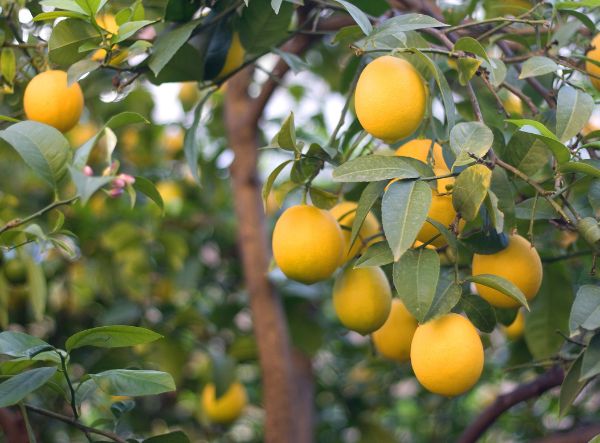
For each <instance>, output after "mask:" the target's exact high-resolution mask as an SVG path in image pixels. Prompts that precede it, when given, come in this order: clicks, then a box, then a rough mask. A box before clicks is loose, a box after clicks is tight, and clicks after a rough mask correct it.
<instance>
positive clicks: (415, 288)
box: [393, 248, 440, 323]
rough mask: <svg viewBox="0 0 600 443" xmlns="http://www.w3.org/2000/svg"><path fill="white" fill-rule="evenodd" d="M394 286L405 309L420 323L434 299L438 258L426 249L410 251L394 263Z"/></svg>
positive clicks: (435, 253)
mask: <svg viewBox="0 0 600 443" xmlns="http://www.w3.org/2000/svg"><path fill="white" fill-rule="evenodd" d="M393 275H394V286H395V287H396V291H397V292H398V296H399V297H400V299H401V300H402V302H403V303H404V305H405V306H406V309H408V310H409V311H410V313H411V314H412V315H413V316H414V317H415V318H416V319H417V321H419V323H422V322H423V321H424V320H425V318H426V316H427V313H428V312H429V310H430V309H431V306H432V304H433V300H434V297H435V288H436V286H437V282H438V279H439V276H440V257H439V256H438V254H437V252H436V251H433V250H431V249H427V248H419V249H410V250H408V251H406V252H405V253H404V254H403V255H402V257H400V260H398V261H397V262H396V263H394V271H393Z"/></svg>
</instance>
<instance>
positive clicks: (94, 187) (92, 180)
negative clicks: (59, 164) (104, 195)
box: [69, 167, 113, 205]
mask: <svg viewBox="0 0 600 443" xmlns="http://www.w3.org/2000/svg"><path fill="white" fill-rule="evenodd" d="M69 171H70V172H71V178H72V179H73V183H75V187H76V188H77V194H78V195H79V200H80V202H81V204H82V205H85V204H86V203H87V202H88V200H89V199H90V197H91V196H92V195H94V194H95V193H96V191H98V190H99V189H100V188H102V187H103V186H104V185H106V184H108V183H110V182H111V181H112V180H113V177H88V176H87V175H85V174H84V173H83V172H81V171H78V170H77V169H75V168H73V167H69Z"/></svg>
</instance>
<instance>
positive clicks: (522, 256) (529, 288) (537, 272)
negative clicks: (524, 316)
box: [472, 234, 543, 308]
mask: <svg viewBox="0 0 600 443" xmlns="http://www.w3.org/2000/svg"><path fill="white" fill-rule="evenodd" d="M472 270H473V275H479V274H492V275H497V276H500V277H503V278H505V279H506V280H508V281H510V282H511V283H512V284H514V285H515V286H516V287H517V288H519V289H520V290H521V292H522V293H523V294H524V295H525V298H526V299H527V300H531V299H533V297H535V296H536V294H537V292H538V290H539V289H540V286H541V284H542V276H543V270H542V261H541V260H540V256H539V255H538V253H537V250H536V249H535V248H534V247H533V246H532V245H531V243H529V242H528V241H527V240H526V239H524V238H523V237H521V236H520V235H518V234H514V235H510V236H509V238H508V246H507V247H506V248H504V249H502V250H501V251H499V252H496V253H494V254H487V255H483V254H474V255H473V265H472ZM475 286H476V287H477V292H478V293H479V295H481V297H483V298H484V299H486V300H487V301H488V302H489V303H490V304H492V305H493V306H496V307H499V308H516V307H518V306H519V302H518V301H516V300H514V299H512V298H511V297H509V296H508V295H504V294H503V293H501V292H500V291H497V290H496V289H493V288H489V287H487V286H483V285H479V284H476V285H475Z"/></svg>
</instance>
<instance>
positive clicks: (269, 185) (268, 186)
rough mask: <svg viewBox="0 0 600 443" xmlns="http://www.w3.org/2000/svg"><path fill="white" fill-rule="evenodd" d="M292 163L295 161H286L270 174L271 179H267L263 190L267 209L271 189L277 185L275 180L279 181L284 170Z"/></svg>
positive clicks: (264, 203)
mask: <svg viewBox="0 0 600 443" xmlns="http://www.w3.org/2000/svg"><path fill="white" fill-rule="evenodd" d="M291 162H293V160H286V161H284V162H283V163H281V164H280V165H279V166H277V167H276V168H275V169H273V171H271V173H270V174H269V177H267V181H266V182H265V184H264V186H263V189H262V199H263V205H264V207H265V208H266V207H267V199H268V198H269V194H270V193H271V188H273V183H275V180H276V179H277V177H278V176H279V174H280V173H281V171H283V168H285V167H286V166H287V165H288V164H290V163H291Z"/></svg>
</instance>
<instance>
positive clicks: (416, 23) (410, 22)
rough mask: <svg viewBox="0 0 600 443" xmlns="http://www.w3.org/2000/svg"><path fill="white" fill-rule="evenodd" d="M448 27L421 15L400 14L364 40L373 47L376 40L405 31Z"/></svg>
mask: <svg viewBox="0 0 600 443" xmlns="http://www.w3.org/2000/svg"><path fill="white" fill-rule="evenodd" d="M443 26H448V25H446V24H444V23H442V22H440V21H438V20H436V19H435V18H433V17H430V16H429V15H422V14H414V13H409V14H402V15H398V16H396V17H392V18H389V19H387V20H385V21H384V22H383V23H381V24H380V25H379V26H377V27H376V28H375V29H373V30H372V31H371V32H370V33H369V34H368V37H367V38H366V39H365V43H366V45H365V46H367V45H368V44H371V45H373V46H375V41H376V40H377V39H382V38H385V37H387V36H390V35H391V36H397V35H400V34H401V33H404V32H407V31H415V30H417V29H425V28H440V27H443Z"/></svg>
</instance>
